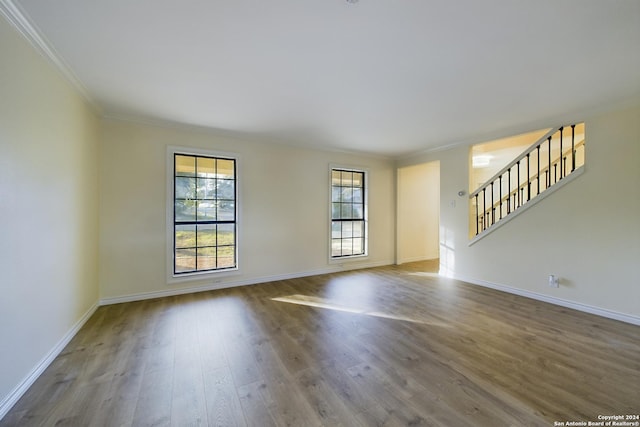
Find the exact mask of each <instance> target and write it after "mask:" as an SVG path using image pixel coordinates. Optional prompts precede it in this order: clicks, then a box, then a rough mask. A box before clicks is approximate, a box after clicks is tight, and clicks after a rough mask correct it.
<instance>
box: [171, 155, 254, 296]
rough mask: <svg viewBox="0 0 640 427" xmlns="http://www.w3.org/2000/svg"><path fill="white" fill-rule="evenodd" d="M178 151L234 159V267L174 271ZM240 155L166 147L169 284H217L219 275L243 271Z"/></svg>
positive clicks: (236, 273) (230, 274)
mask: <svg viewBox="0 0 640 427" xmlns="http://www.w3.org/2000/svg"><path fill="white" fill-rule="evenodd" d="M175 154H186V155H195V156H211V157H222V158H228V159H235V161H236V171H235V172H236V182H235V185H236V266H235V268H228V269H224V270H210V271H194V272H193V273H181V274H175V273H174V272H173V263H174V260H173V256H174V241H173V239H174V235H173V209H174V206H173V205H174V200H173V194H174V193H173V185H174V179H173V178H174V176H173V175H174V173H175V171H174V170H173V166H174V165H173V156H174V155H175ZM240 164H241V161H240V155H239V154H238V153H230V152H223V151H214V150H206V149H202V148H193V147H182V146H176V145H170V146H167V155H166V168H165V175H166V202H165V205H166V224H165V228H166V231H167V234H166V240H165V247H166V256H165V260H166V277H167V283H168V284H175V283H182V282H188V281H194V280H200V281H206V280H212V279H213V281H214V283H215V282H216V281H218V280H219V279H220V278H222V277H225V276H233V275H238V274H240V259H241V249H240V246H241V245H240V241H241V233H242V230H241V228H242V227H241V226H240V223H241V218H242V214H241V212H242V201H241V194H242V191H241V179H240V178H239V177H240Z"/></svg>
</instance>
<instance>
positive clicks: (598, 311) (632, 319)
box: [453, 275, 640, 326]
mask: <svg viewBox="0 0 640 427" xmlns="http://www.w3.org/2000/svg"><path fill="white" fill-rule="evenodd" d="M453 279H456V280H460V281H462V282H467V283H470V284H472V285H479V286H484V287H485V288H491V289H496V290H498V291H503V292H507V293H510V294H514V295H520V296H523V297H527V298H531V299H535V300H538V301H544V302H548V303H549V304H554V305H559V306H561V307H566V308H571V309H573V310H578V311H582V312H585V313H590V314H595V315H597V316H601V317H606V318H608V319H614V320H619V321H621V322H625V323H631V324H632V325H639V326H640V317H638V316H634V315H631V314H625V313H619V312H617V311H612V310H607V309H606V308H600V307H595V306H592V305H588V304H583V303H580V302H575V301H569V300H564V299H561V298H556V297H552V296H549V295H544V294H539V293H537V292H531V291H527V290H524V289H519V288H514V287H512V286H507V285H501V284H497V283H491V282H487V281H486V280H478V279H473V278H470V277H464V276H459V275H453Z"/></svg>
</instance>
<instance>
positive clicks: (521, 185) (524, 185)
mask: <svg viewBox="0 0 640 427" xmlns="http://www.w3.org/2000/svg"><path fill="white" fill-rule="evenodd" d="M558 130H559V129H558ZM547 138H548V137H547ZM583 145H584V138H582V139H581V140H580V141H578V142H577V143H576V144H575V146H574V148H575V149H578V148H580V147H582V146H583ZM536 148H537V146H536ZM531 152H533V151H530V153H531ZM568 153H571V148H568V149H566V150H565V151H564V152H563V154H568ZM524 157H527V155H526V154H525V155H524ZM524 157H522V158H520V160H522V159H523V158H524ZM564 157H565V156H562V158H564ZM557 160H558V159H556V161H555V162H551V163H552V164H557V163H558V162H557ZM516 163H518V162H517V161H516V162H515V163H514V164H513V165H511V167H513V166H514V165H515V164H516ZM548 170H550V168H549V165H547V166H545V167H544V168H542V169H540V172H546V171H548ZM505 172H506V171H505ZM501 175H504V172H503V173H502V174H501ZM499 177H500V175H498V176H497V177H496V178H499ZM496 178H494V179H493V181H487V182H486V185H485V184H483V185H482V187H485V188H486V187H488V186H491V183H492V182H495V180H496ZM536 179H540V175H539V174H537V173H535V174H533V175H531V176H530V180H531V181H535V180H536ZM526 186H527V183H526V182H523V183H522V184H520V187H518V188H516V189H513V190H511V191H510V192H509V193H508V194H507V195H506V196H502V198H501V199H499V200H498V201H497V202H495V203H494V204H493V206H490V207H489V208H488V209H486V210H487V211H488V210H489V209H491V207H496V206H499V205H500V200H505V201H506V200H507V198H509V197H510V196H511V195H512V194H516V193H517V192H518V191H520V189H523V188H525V187H526ZM482 187H480V188H482Z"/></svg>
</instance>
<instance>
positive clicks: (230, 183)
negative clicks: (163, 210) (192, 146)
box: [173, 152, 238, 275]
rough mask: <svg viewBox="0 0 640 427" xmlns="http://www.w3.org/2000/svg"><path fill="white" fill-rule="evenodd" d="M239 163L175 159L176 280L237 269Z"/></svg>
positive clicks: (191, 156) (194, 157)
mask: <svg viewBox="0 0 640 427" xmlns="http://www.w3.org/2000/svg"><path fill="white" fill-rule="evenodd" d="M236 187H237V186H236V160H235V159H233V158H224V157H212V156H205V155H194V154H183V153H176V152H174V153H173V274H174V275H181V274H188V273H195V272H206V271H217V270H227V269H234V268H236V267H237V248H236V246H237V234H238V233H237V224H236V218H237V214H236V209H237V203H236V199H237V197H236V194H237V192H236Z"/></svg>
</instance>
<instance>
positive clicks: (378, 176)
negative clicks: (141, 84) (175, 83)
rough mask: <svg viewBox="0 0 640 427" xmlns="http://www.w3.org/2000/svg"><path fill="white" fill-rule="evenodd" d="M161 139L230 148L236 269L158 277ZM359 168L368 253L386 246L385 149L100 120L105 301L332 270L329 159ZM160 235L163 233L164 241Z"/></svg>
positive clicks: (388, 255)
mask: <svg viewBox="0 0 640 427" xmlns="http://www.w3.org/2000/svg"><path fill="white" fill-rule="evenodd" d="M168 146H184V147H191V148H200V149H208V150H214V151H222V152H231V153H236V154H237V155H238V156H239V162H238V167H239V190H240V203H241V205H240V239H239V251H240V252H239V254H240V258H239V265H240V270H239V272H238V274H234V275H229V276H226V275H225V276H216V278H208V279H204V280H198V281H190V282H186V283H178V284H168V283H167V256H166V253H167V252H166V251H167V249H166V248H167V247H166V245H167V240H168V238H167V221H166V197H167V195H166V193H167V190H166V184H165V183H166V173H167V171H166V170H165V169H166V156H167V147H168ZM334 163H335V164H340V165H346V166H355V167H363V168H367V169H368V170H369V171H370V175H369V191H368V195H369V235H370V241H369V257H368V258H367V259H360V260H359V261H358V262H355V263H350V262H348V261H345V262H344V264H345V267H343V268H353V267H360V266H367V265H381V264H391V263H393V261H394V256H395V252H394V251H395V179H394V174H395V170H394V163H393V162H392V161H391V160H388V159H380V158H376V157H368V156H358V155H352V154H344V153H339V152H324V151H314V150H307V149H301V148H292V147H289V146H284V145H278V144H264V143H256V142H249V141H243V140H240V139H235V138H231V137H228V136H222V135H219V134H216V133H214V132H206V131H202V132H199V131H196V130H187V129H180V128H170V127H158V126H150V125H142V124H133V123H128V122H122V121H104V122H103V139H102V142H101V146H100V289H101V297H102V298H103V299H104V300H106V301H111V302H113V301H115V300H122V299H127V298H128V297H130V296H131V297H132V296H139V297H148V296H153V295H163V294H165V293H171V292H176V291H179V290H180V289H193V288H202V287H209V288H211V287H224V286H231V285H236V284H245V283H253V282H260V281H265V280H269V279H271V278H279V277H286V276H293V275H305V274H311V273H316V272H324V271H331V270H335V269H338V268H341V267H339V265H336V264H330V263H329V249H328V236H329V167H330V164H334ZM169 244H171V243H170V241H169Z"/></svg>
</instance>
